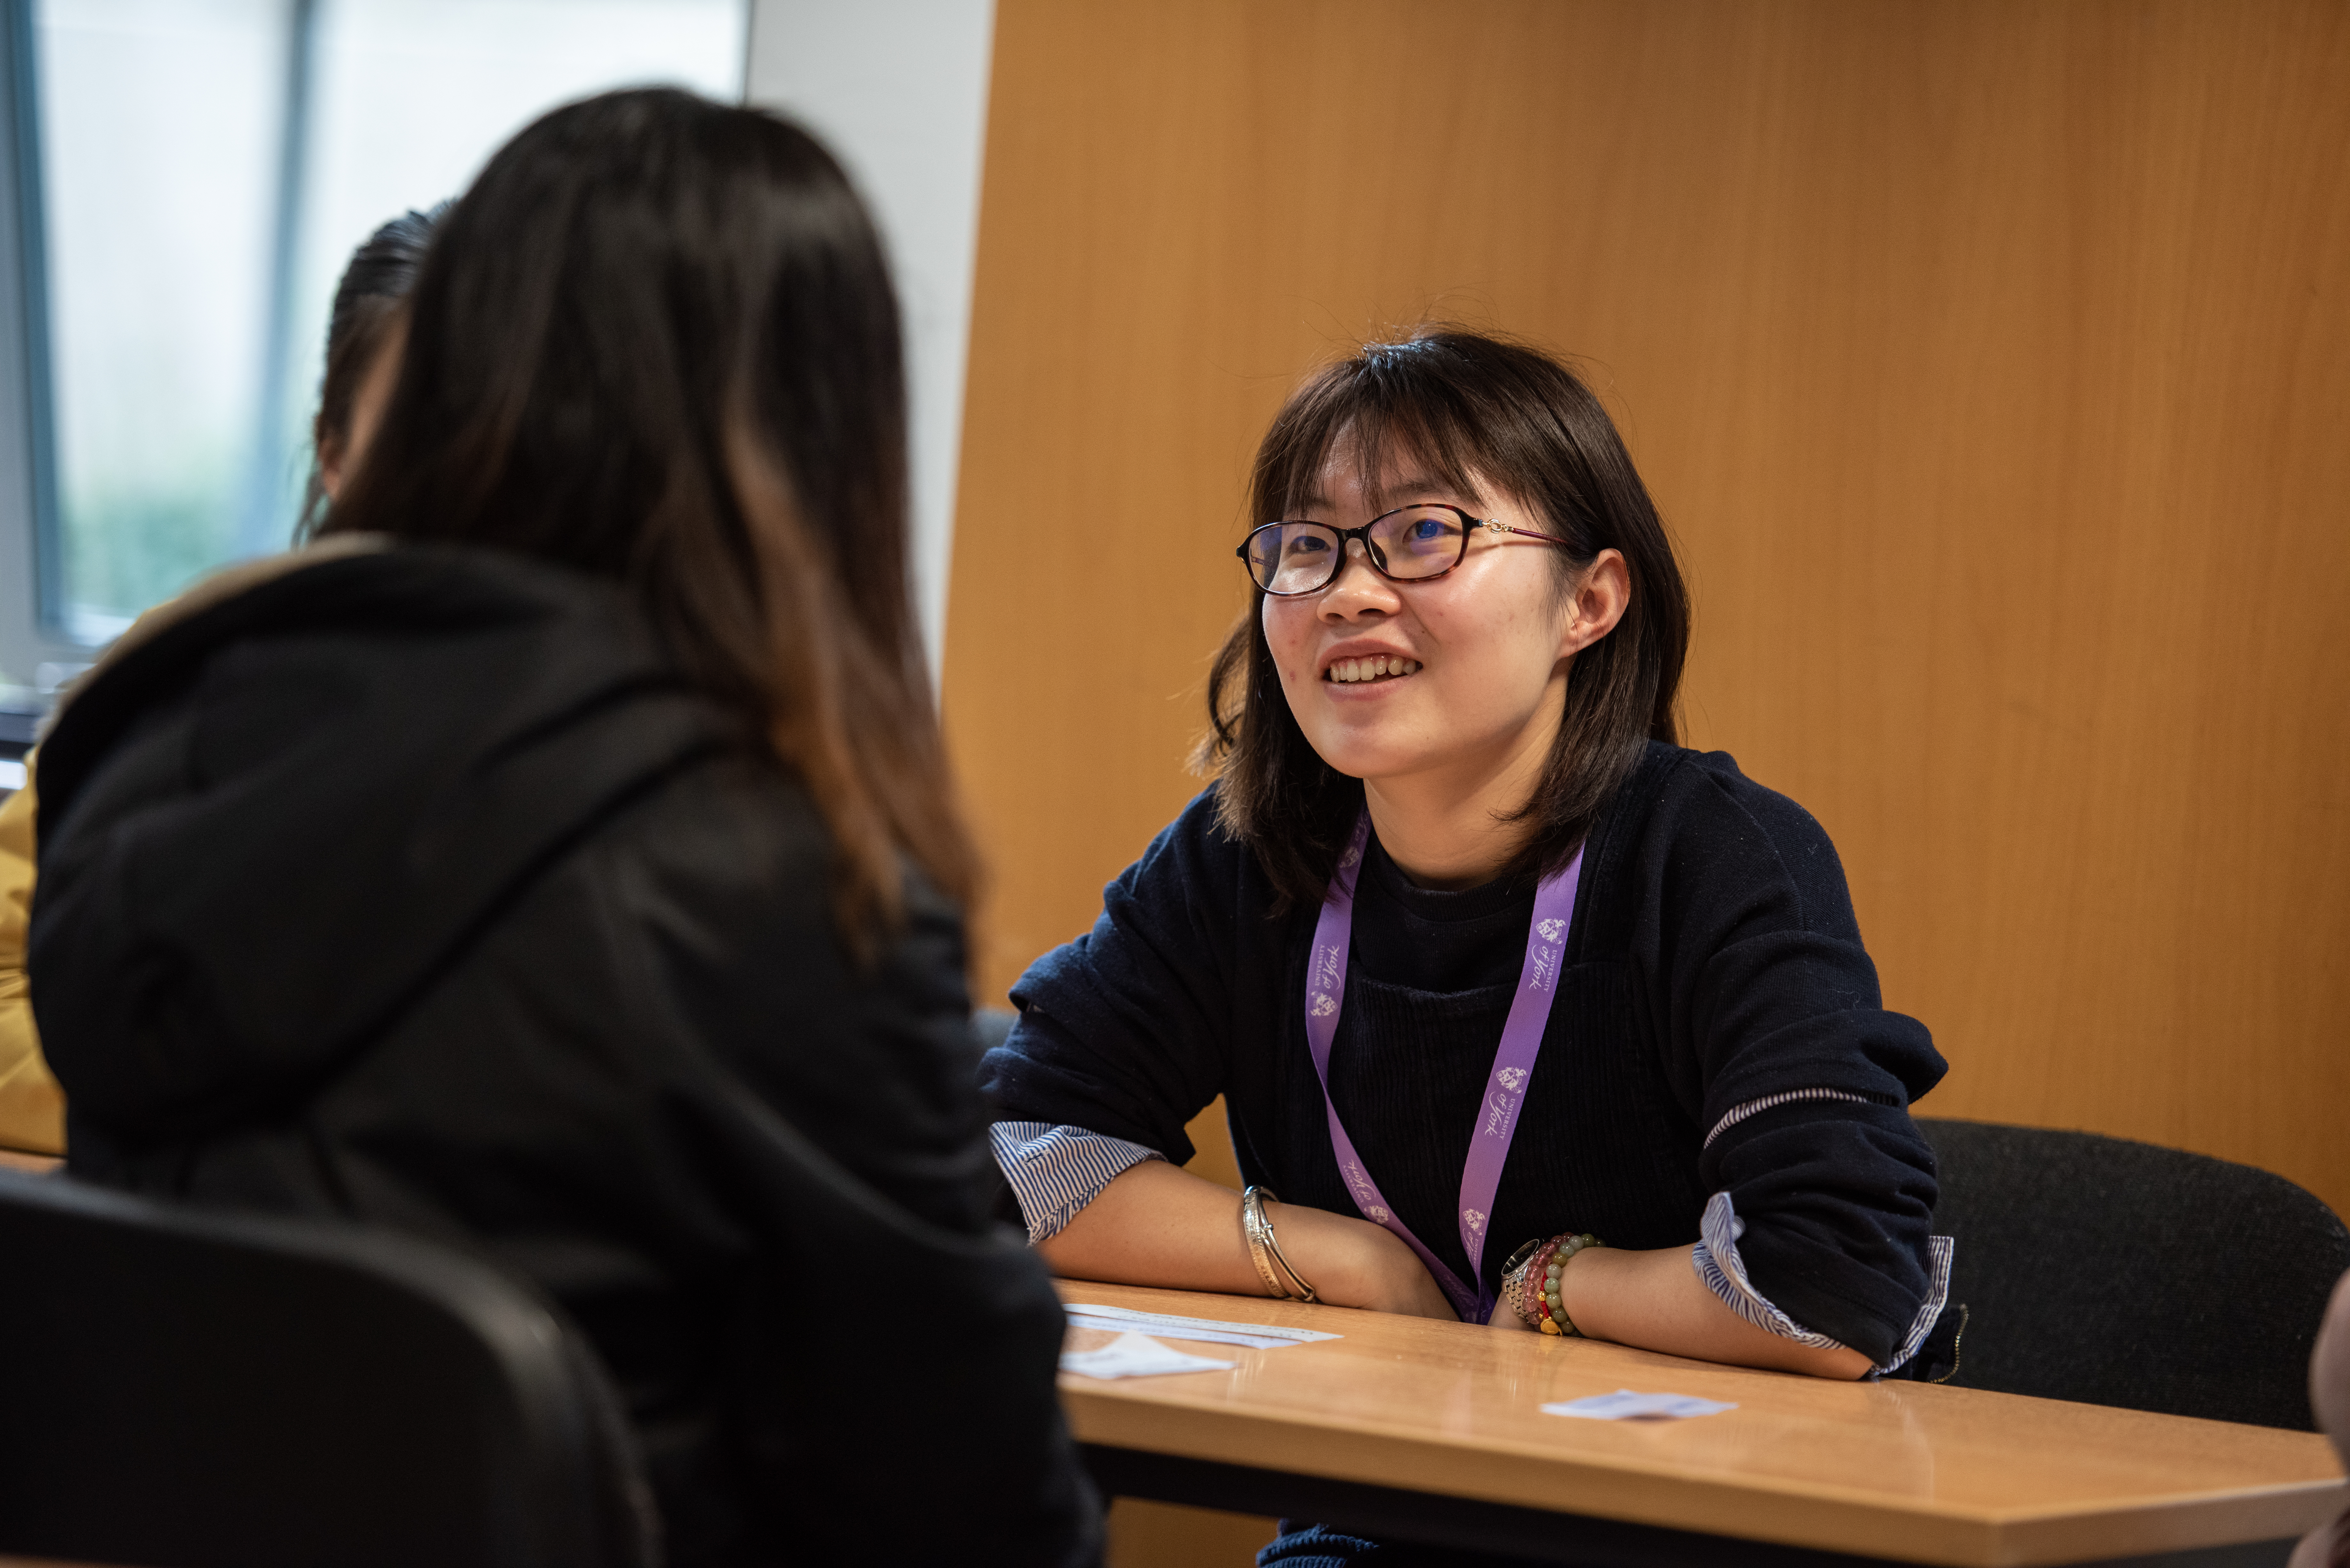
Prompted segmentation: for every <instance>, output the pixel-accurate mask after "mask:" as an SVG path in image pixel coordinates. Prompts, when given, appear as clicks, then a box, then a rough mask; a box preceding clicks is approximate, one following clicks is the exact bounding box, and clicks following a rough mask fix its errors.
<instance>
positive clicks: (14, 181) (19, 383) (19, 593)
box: [0, 5, 96, 706]
mask: <svg viewBox="0 0 2350 1568" xmlns="http://www.w3.org/2000/svg"><path fill="white" fill-rule="evenodd" d="M33 26H34V18H33V7H32V6H31V5H7V6H0V672H5V676H6V678H7V679H8V680H14V681H17V682H20V683H21V682H29V683H30V684H31V686H32V688H33V690H34V691H36V692H37V694H38V698H39V700H40V702H41V705H43V706H46V705H47V699H48V697H49V696H50V695H51V693H52V692H53V691H54V690H55V688H56V687H57V685H58V684H59V683H60V682H61V681H63V680H68V679H70V678H71V676H72V675H74V674H75V673H77V672H78V670H81V669H83V668H84V667H86V666H87V665H88V663H89V662H90V660H91V659H92V658H93V657H95V655H96V647H95V646H94V645H92V644H90V643H87V642H84V641H81V640H79V639H77V638H75V637H74V636H73V635H72V634H71V633H70V632H69V631H68V629H67V628H66V626H65V623H64V620H63V617H62V613H61V612H62V607H63V597H64V596H63V594H62V593H61V592H60V591H59V590H60V589H61V587H63V584H62V581H61V576H60V569H61V566H62V560H61V558H60V556H59V554H58V545H59V542H60V541H59V540H58V537H57V440H56V422H55V413H54V410H53V406H52V403H51V400H50V388H51V386H52V384H53V383H52V381H51V379H50V371H49V311H48V246H47V228H46V223H45V220H44V216H43V213H44V210H45V209H44V203H43V202H42V190H41V180H42V176H41V144H40V94H39V81H38V72H37V69H36V55H35V44H34V38H33ZM23 695H24V694H23V693H22V692H8V693H0V706H7V705H9V704H10V702H11V701H12V700H13V701H15V702H16V703H18V704H21V702H22V699H23Z"/></svg>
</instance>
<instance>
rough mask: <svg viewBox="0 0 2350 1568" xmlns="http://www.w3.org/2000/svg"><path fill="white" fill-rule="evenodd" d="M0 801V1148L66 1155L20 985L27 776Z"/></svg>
mask: <svg viewBox="0 0 2350 1568" xmlns="http://www.w3.org/2000/svg"><path fill="white" fill-rule="evenodd" d="M32 762H33V760H32V758H30V757H27V758H26V759H25V787H24V788H23V789H20V790H18V791H17V792H16V794H12V795H9V796H8V797H6V798H5V799H4V800H0V1148H13V1149H29V1150H31V1151H32V1152H33V1153H36V1154H63V1153H64V1152H65V1150H66V1096H65V1091H64V1090H62V1089H60V1088H58V1087H57V1080H56V1079H55V1078H53V1077H51V1076H50V1075H49V1064H48V1063H47V1062H46V1061H44V1060H42V1058H41V1036H40V1034H39V1033H38V1032H37V1031H36V1030H35V1029H34V1027H33V999H32V996H31V995H30V993H29V992H28V991H27V988H26V982H25V927H26V922H27V921H28V920H29V919H31V918H32V908H33V810H34V803H33V774H32Z"/></svg>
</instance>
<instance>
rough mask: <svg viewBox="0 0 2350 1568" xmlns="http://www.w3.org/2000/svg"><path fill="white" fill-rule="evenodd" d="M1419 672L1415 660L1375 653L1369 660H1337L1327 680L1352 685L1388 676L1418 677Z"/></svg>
mask: <svg viewBox="0 0 2350 1568" xmlns="http://www.w3.org/2000/svg"><path fill="white" fill-rule="evenodd" d="M1419 670H1420V667H1419V663H1418V661H1416V660H1414V659H1397V658H1394V657H1392V656H1391V655H1388V654H1384V653H1375V654H1373V655H1372V656H1371V657H1370V658H1368V659H1338V660H1336V662H1334V663H1333V664H1332V665H1331V666H1330V671H1329V674H1328V676H1327V677H1326V679H1328V680H1336V681H1341V682H1346V683H1348V684H1352V683H1355V682H1357V681H1364V680H1378V679H1379V678H1380V677H1382V676H1388V675H1417V674H1419Z"/></svg>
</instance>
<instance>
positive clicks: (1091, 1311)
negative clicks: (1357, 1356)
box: [1063, 1302, 1346, 1350]
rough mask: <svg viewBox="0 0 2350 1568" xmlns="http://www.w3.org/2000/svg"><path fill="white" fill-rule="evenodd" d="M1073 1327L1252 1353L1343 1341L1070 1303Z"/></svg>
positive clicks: (1311, 1331)
mask: <svg viewBox="0 0 2350 1568" xmlns="http://www.w3.org/2000/svg"><path fill="white" fill-rule="evenodd" d="M1063 1310H1065V1311H1066V1313H1067V1314H1069V1326H1070V1327H1071V1328H1106V1329H1108V1330H1109V1331H1110V1332H1112V1333H1113V1334H1126V1333H1129V1332H1131V1333H1136V1334H1165V1335H1166V1336H1167V1337H1168V1338H1170V1339H1202V1340H1206V1341H1207V1342H1208V1343H1210V1344H1211V1345H1246V1346H1248V1347H1249V1348H1250V1349H1251V1350H1278V1349H1280V1348H1281V1347H1282V1346H1283V1345H1306V1344H1310V1343H1312V1342H1313V1341H1315V1340H1317V1339H1343V1338H1344V1337H1346V1336H1345V1335H1343V1334H1323V1333H1320V1332H1318V1331H1317V1330H1315V1329H1310V1328H1275V1327H1274V1326H1273V1324H1267V1323H1219V1322H1217V1321H1216V1320H1215V1319H1214V1318H1211V1317H1167V1316H1165V1315H1163V1314H1159V1313H1155V1312H1129V1311H1128V1310H1127V1309H1126V1308H1125V1307H1114V1306H1098V1305H1094V1304H1091V1303H1086V1302H1071V1303H1069V1304H1068V1305H1067V1306H1066V1308H1064V1309H1063Z"/></svg>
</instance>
